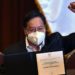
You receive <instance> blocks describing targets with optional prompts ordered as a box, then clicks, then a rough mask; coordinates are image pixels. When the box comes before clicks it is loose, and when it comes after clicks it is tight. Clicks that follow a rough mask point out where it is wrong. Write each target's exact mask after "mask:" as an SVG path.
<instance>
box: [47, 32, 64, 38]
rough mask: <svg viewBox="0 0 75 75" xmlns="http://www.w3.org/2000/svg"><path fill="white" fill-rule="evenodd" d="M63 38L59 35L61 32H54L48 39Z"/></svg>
mask: <svg viewBox="0 0 75 75" xmlns="http://www.w3.org/2000/svg"><path fill="white" fill-rule="evenodd" d="M62 37H63V36H62V35H61V34H60V33H59V32H54V33H51V34H50V35H49V36H48V38H49V39H54V38H55V39H57V38H62Z"/></svg>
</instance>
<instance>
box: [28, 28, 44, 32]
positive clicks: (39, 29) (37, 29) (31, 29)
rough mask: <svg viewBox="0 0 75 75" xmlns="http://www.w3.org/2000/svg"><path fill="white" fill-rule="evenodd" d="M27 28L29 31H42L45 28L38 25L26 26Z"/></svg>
mask: <svg viewBox="0 0 75 75" xmlns="http://www.w3.org/2000/svg"><path fill="white" fill-rule="evenodd" d="M27 30H28V31H29V32H36V31H41V32H43V31H44V30H45V27H38V28H34V27H32V28H28V29H27Z"/></svg>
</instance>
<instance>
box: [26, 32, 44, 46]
mask: <svg viewBox="0 0 75 75" xmlns="http://www.w3.org/2000/svg"><path fill="white" fill-rule="evenodd" d="M27 39H28V40H29V41H30V42H32V43H33V44H35V45H40V44H41V43H42V42H43V41H44V40H45V33H44V32H39V31H36V32H32V33H30V34H28V37H27Z"/></svg>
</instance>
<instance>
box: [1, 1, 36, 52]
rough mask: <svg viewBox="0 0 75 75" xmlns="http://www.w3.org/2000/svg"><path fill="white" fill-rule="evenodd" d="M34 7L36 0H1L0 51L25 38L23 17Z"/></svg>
mask: <svg viewBox="0 0 75 75" xmlns="http://www.w3.org/2000/svg"><path fill="white" fill-rule="evenodd" d="M33 9H37V7H36V5H35V3H34V0H0V51H2V50H3V49H5V48H7V47H8V46H9V45H11V44H13V43H15V42H17V41H19V40H21V39H23V36H24V34H23V28H22V21H23V17H24V15H25V14H26V13H27V12H29V11H31V10H33Z"/></svg>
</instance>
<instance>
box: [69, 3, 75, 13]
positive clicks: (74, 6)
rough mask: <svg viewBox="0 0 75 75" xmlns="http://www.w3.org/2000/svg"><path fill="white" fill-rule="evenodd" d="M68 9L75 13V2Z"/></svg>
mask: <svg viewBox="0 0 75 75" xmlns="http://www.w3.org/2000/svg"><path fill="white" fill-rule="evenodd" d="M68 8H69V9H70V10H71V11H72V12H74V13H75V2H71V3H70V5H69V6H68Z"/></svg>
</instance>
